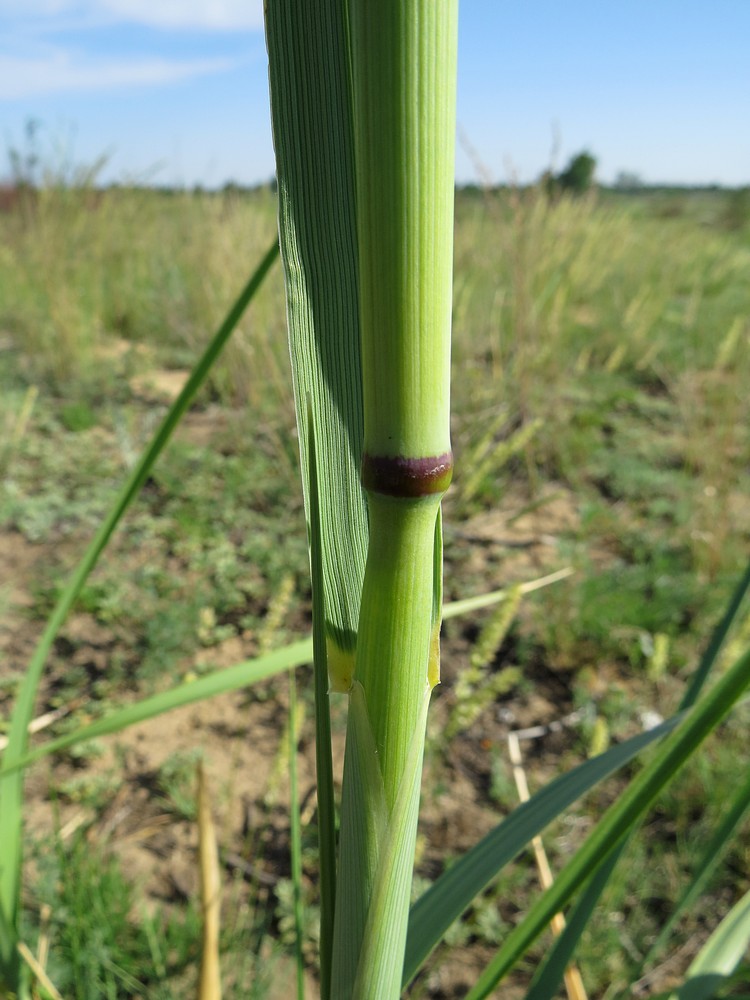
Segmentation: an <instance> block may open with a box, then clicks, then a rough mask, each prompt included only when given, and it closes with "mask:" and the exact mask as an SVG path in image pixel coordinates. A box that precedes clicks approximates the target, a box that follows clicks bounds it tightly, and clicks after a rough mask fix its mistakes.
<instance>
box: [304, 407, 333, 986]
mask: <svg viewBox="0 0 750 1000" xmlns="http://www.w3.org/2000/svg"><path fill="white" fill-rule="evenodd" d="M309 427H310V441H309V455H310V576H311V578H312V614H313V679H314V683H315V770H316V775H317V793H318V871H319V875H320V954H319V962H320V996H321V1000H328V998H329V997H330V994H331V961H332V951H333V925H334V914H335V909H336V802H335V796H334V788H333V757H332V753H331V708H330V701H329V696H328V660H327V653H326V625H325V606H324V605H325V594H324V589H323V552H322V547H323V536H322V532H321V528H320V507H319V504H318V495H319V483H318V461H317V452H316V449H315V428H314V426H313V422H312V420H311V421H310V423H309Z"/></svg>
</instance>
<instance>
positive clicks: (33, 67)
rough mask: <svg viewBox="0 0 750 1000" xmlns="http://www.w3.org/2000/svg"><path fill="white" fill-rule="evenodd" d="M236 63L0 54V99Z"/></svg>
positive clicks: (131, 82)
mask: <svg viewBox="0 0 750 1000" xmlns="http://www.w3.org/2000/svg"><path fill="white" fill-rule="evenodd" d="M233 65H236V63H235V61H233V60H230V59H190V60H169V59H136V58H133V59H131V60H127V59H119V60H118V59H114V60H113V59H107V60H106V61H104V60H95V61H94V60H90V59H84V60H81V59H80V58H75V59H74V58H73V57H71V56H70V54H68V53H66V52H62V51H57V52H54V53H51V54H50V55H48V56H44V57H40V56H29V57H27V58H24V57H17V56H7V55H0V100H14V99H17V98H22V97H31V96H34V95H36V94H44V93H52V92H54V93H59V92H60V91H71V90H103V89H108V88H112V87H132V86H151V85H154V84H164V83H172V82H174V81H177V80H185V79H188V78H189V77H194V76H201V75H205V74H208V73H218V72H222V71H224V70H227V69H231V68H232V66H233Z"/></svg>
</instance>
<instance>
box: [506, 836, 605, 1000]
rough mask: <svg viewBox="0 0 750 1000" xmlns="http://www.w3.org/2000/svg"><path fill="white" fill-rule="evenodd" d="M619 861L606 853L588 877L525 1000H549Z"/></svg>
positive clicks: (552, 996) (561, 978) (555, 993)
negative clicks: (604, 857)
mask: <svg viewBox="0 0 750 1000" xmlns="http://www.w3.org/2000/svg"><path fill="white" fill-rule="evenodd" d="M619 859H620V851H619V850H618V851H615V852H614V853H613V854H610V855H609V856H608V857H607V858H606V859H605V860H604V861H603V862H602V863H601V864H600V865H599V867H598V868H597V869H596V871H595V872H594V874H593V875H592V876H591V878H590V880H589V882H588V884H587V885H586V888H585V889H584V891H583V892H582V893H581V897H580V899H579V900H578V901H577V902H576V905H575V906H574V907H573V909H572V910H571V911H570V913H568V914H566V917H565V920H566V925H565V930H564V931H563V932H562V934H561V935H560V936H559V937H558V938H557V939H556V940H555V942H554V944H553V945H552V947H551V948H550V950H549V951H548V952H547V955H546V957H545V959H544V962H543V964H542V965H541V966H540V967H539V969H538V971H537V973H536V975H535V976H534V980H533V982H532V984H531V989H530V990H529V992H528V993H527V994H526V1000H553V998H554V997H556V996H557V991H558V987H559V986H560V983H561V982H562V981H563V978H564V976H565V970H566V969H567V968H568V966H569V965H570V963H571V960H572V957H573V952H574V951H575V949H576V948H577V947H578V942H579V941H580V939H581V935H582V934H583V932H584V931H585V930H586V927H587V926H588V923H589V920H590V919H591V915H592V913H593V912H594V909H595V908H596V904H597V903H598V902H599V897H600V896H601V894H602V892H603V891H604V888H605V886H606V885H607V882H608V881H609V878H610V876H611V874H612V872H613V870H614V867H615V865H616V864H617V862H618V861H619Z"/></svg>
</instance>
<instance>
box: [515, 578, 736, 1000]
mask: <svg viewBox="0 0 750 1000" xmlns="http://www.w3.org/2000/svg"><path fill="white" fill-rule="evenodd" d="M748 588H750V564H749V565H748V568H747V570H746V571H745V573H744V575H743V576H742V578H741V579H740V581H739V583H738V584H737V587H736V588H735V591H734V593H733V594H732V597H731V599H730V601H729V603H728V605H727V608H726V610H725V612H724V614H723V615H722V617H721V620H720V621H719V623H718V624H717V625H716V627H715V628H714V630H713V633H712V635H711V639H710V641H709V643H708V646H707V647H706V650H705V652H704V654H703V656H702V657H701V660H700V663H699V665H698V667H697V668H696V669H695V671H694V673H693V676H692V677H691V680H690V683H689V684H688V687H687V690H686V692H685V695H684V696H683V699H682V702H681V704H680V710H681V711H682V710H687V709H689V708H691V707H692V706H693V704H694V703H695V701H696V699H697V698H698V696H699V695H700V693H701V691H702V690H703V688H704V686H705V684H706V682H707V681H708V677H709V674H710V672H711V669H712V667H713V666H714V664H715V663H716V660H717V657H718V655H719V652H720V650H721V648H722V646H723V644H724V641H725V639H726V637H727V635H728V633H729V630H730V628H731V627H732V625H733V624H734V622H735V619H736V618H737V614H738V612H739V609H740V607H741V605H742V602H743V599H744V597H745V595H746V593H747V591H748ZM732 812H734V810H730V814H731V813H732ZM743 812H744V810H743ZM729 818H730V817H729V816H727V819H729ZM735 822H739V817H738V818H737V820H736V821H735ZM733 829H734V823H730V824H728V823H727V821H726V820H725V821H724V822H723V823H722V824H721V828H720V830H719V831H718V833H719V834H720V837H719V839H717V838H716V837H715V838H714V839H713V841H712V847H714V849H715V851H716V852H717V853H716V854H714V855H713V856H712V855H711V854H707V855H706V863H707V864H709V865H710V870H711V871H713V868H714V866H715V864H716V863H718V858H719V857H720V853H719V852H720V849H721V846H722V845H723V844H724V843H725V842H726V841H728V838H729V837H730V836H731V832H732V830H733ZM627 843H628V838H626V839H625V840H623V841H622V842H621V843H620V845H619V846H618V847H617V848H616V850H615V851H614V852H613V853H612V855H611V856H610V857H609V859H608V860H607V861H606V862H605V863H604V864H603V865H602V866H600V867H599V868H598V869H597V872H596V874H595V875H594V876H593V878H592V879H591V880H590V881H589V884H588V885H587V886H586V889H585V890H584V892H583V894H582V897H581V899H580V901H579V903H578V906H577V908H576V919H575V920H571V921H569V926H568V928H567V929H566V931H565V934H563V935H562V936H561V937H560V938H559V939H558V940H557V941H556V942H555V944H554V946H553V947H552V948H551V950H550V951H548V952H547V955H546V957H545V959H544V962H543V964H542V966H541V967H540V969H539V971H538V973H537V978H536V980H535V982H536V983H538V984H539V990H540V993H539V996H540V997H541V996H546V995H549V996H552V994H553V992H554V990H553V988H552V984H553V983H554V982H555V981H557V982H559V975H560V969H561V968H563V969H564V968H565V966H566V965H567V964H568V963H569V962H570V961H571V959H572V957H573V953H574V951H575V949H576V948H577V946H578V941H579V940H580V936H581V934H583V931H584V930H585V928H586V925H587V922H588V919H587V920H584V919H583V917H584V914H588V915H589V918H590V916H591V914H592V913H593V911H594V909H595V907H596V904H597V902H598V899H599V898H600V896H601V894H602V893H603V892H604V889H605V888H606V886H607V882H608V879H609V876H610V875H611V874H612V872H613V871H614V869H615V867H616V866H617V862H618V861H619V859H620V857H621V855H622V854H623V852H624V850H625V848H626V846H627ZM605 872H608V873H609V874H608V875H606V876H605V874H604V873H605ZM699 872H700V866H699ZM694 884H695V883H694ZM704 884H705V882H704V881H703V880H702V879H700V878H699V879H698V885H700V886H702V885H704ZM697 895H698V892H697V891H696V892H693V893H690V898H691V900H692V899H695V898H696V896H697ZM683 905H686V904H683ZM680 909H682V906H680ZM678 913H679V910H678V911H675V912H674V913H673V914H672V916H671V918H670V920H669V921H668V922H667V923H666V924H665V926H664V927H663V928H662V930H661V932H660V934H659V937H658V938H657V941H656V942H655V943H654V945H653V946H652V948H651V950H650V952H649V955H647V956H646V958H644V959H643V961H642V962H641V963H640V966H639V968H638V970H637V971H636V972H635V973H634V974H633V976H632V979H633V980H635V979H637V978H638V977H639V975H640V972H641V970H642V969H643V968H645V966H646V963H647V962H648V961H650V956H651V955H652V954H653V953H654V952H655V950H656V948H657V946H658V947H661V945H662V944H663V942H664V941H666V939H667V937H668V935H669V933H670V932H671V928H672V927H673V926H674V921H675V920H676V919H677V916H678ZM547 966H550V970H549V973H548V972H547ZM544 990H549V991H551V992H549V993H544V992H543V991H544ZM532 996H533V997H534V1000H536V997H537V994H536V993H534V991H533V990H532V993H530V994H529V997H530V998H531V997H532Z"/></svg>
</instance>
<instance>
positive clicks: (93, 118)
mask: <svg viewBox="0 0 750 1000" xmlns="http://www.w3.org/2000/svg"><path fill="white" fill-rule="evenodd" d="M300 2H315V0H300ZM435 2H439V0H435ZM749 43H750V0H711V2H709V0H679V2H678V0H650V2H646V0H628V2H626V0H619V2H615V0H596V2H594V0H568V2H567V3H562V2H561V0H461V5H460V42H459V45H460V50H459V94H458V123H459V144H458V153H457V163H456V172H457V176H458V178H459V180H462V181H465V180H470V179H473V178H476V177H477V175H478V174H481V175H483V176H484V177H486V178H487V179H489V180H491V181H493V182H507V181H509V180H514V179H517V180H520V181H521V182H526V181H530V180H534V179H535V178H537V177H538V176H539V174H540V173H541V172H542V171H543V170H544V169H545V168H546V167H549V166H552V167H553V168H556V169H561V168H562V167H563V166H564V165H565V163H566V162H567V160H568V159H569V158H570V156H571V155H572V154H574V153H576V152H578V151H580V150H581V149H583V148H586V149H589V150H590V151H591V152H592V153H593V154H594V155H595V156H596V157H597V160H598V164H599V169H598V176H599V177H600V179H601V180H603V181H605V182H610V181H612V180H613V179H614V178H615V177H616V175H617V173H618V172H619V171H628V172H632V173H636V174H638V175H640V176H641V177H642V178H643V179H644V180H645V181H648V182H678V183H698V184H705V183H714V182H718V183H723V184H728V185H739V184H748V183H750V57H749V56H748V51H750V50H749V48H748V45H749ZM30 119H34V120H36V121H38V122H40V123H41V130H40V133H39V142H40V145H41V147H42V149H43V150H44V155H45V156H46V157H47V158H48V159H49V160H51V161H54V160H55V159H56V158H57V159H62V158H64V157H67V158H69V159H72V160H74V161H75V162H77V163H91V162H93V161H94V160H96V159H97V158H98V157H99V156H101V155H102V154H107V156H108V161H107V166H106V168H105V170H104V172H103V174H102V179H104V180H112V179H114V180H137V181H145V182H154V183H159V184H177V185H193V184H195V183H201V184H204V185H207V186H214V185H221V184H222V183H224V182H225V181H227V180H230V179H233V180H236V181H239V182H242V183H252V182H256V181H262V180H267V179H268V178H269V177H270V176H271V175H272V173H273V151H272V146H271V134H270V124H269V112H268V92H267V67H266V52H265V43H264V39H263V33H262V3H261V0H0V143H1V144H2V146H1V147H0V177H2V176H3V175H6V174H7V172H8V170H7V162H6V161H7V156H6V153H5V150H7V149H8V148H9V147H12V146H15V147H18V146H22V144H23V137H24V126H25V123H26V122H27V121H28V120H30Z"/></svg>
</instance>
